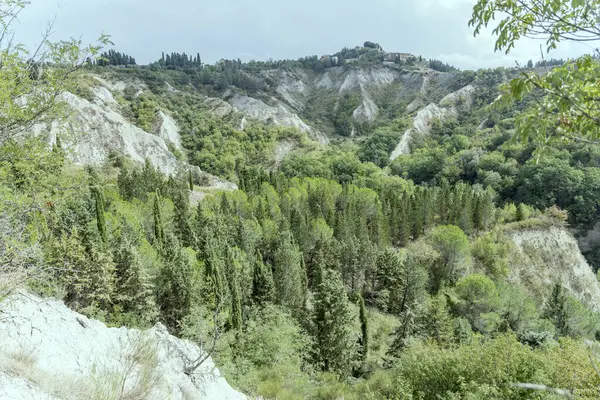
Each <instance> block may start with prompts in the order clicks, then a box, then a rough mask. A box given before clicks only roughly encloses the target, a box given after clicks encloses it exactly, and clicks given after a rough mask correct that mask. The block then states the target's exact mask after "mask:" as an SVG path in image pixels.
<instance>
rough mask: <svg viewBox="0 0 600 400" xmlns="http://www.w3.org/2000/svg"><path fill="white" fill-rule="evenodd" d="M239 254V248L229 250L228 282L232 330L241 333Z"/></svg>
mask: <svg viewBox="0 0 600 400" xmlns="http://www.w3.org/2000/svg"><path fill="white" fill-rule="evenodd" d="M237 252H238V249H237V248H236V249H232V248H229V247H228V248H227V265H228V270H229V271H228V272H229V273H228V282H229V292H230V293H231V313H230V314H229V315H230V324H231V328H232V329H234V330H236V331H239V330H240V329H241V328H242V300H241V294H240V282H239V274H240V269H241V267H240V263H239V258H238V254H237Z"/></svg>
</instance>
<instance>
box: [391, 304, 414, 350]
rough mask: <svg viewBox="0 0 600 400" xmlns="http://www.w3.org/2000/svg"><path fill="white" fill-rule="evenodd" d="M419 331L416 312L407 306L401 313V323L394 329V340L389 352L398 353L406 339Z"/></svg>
mask: <svg viewBox="0 0 600 400" xmlns="http://www.w3.org/2000/svg"><path fill="white" fill-rule="evenodd" d="M416 331H417V323H416V313H415V312H414V311H413V309H411V308H406V309H405V310H404V312H402V314H400V325H399V326H398V327H397V328H396V330H395V331H394V341H393V343H392V345H391V346H390V350H389V351H388V353H389V354H393V355H398V354H399V353H400V352H401V351H402V349H404V346H405V345H406V339H408V338H409V337H410V336H412V335H413V334H414V333H415V332H416Z"/></svg>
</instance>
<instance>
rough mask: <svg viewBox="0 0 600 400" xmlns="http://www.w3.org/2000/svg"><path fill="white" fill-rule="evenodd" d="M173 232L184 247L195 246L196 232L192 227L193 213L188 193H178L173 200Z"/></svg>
mask: <svg viewBox="0 0 600 400" xmlns="http://www.w3.org/2000/svg"><path fill="white" fill-rule="evenodd" d="M173 205H174V212H173V232H174V233H175V236H177V238H178V239H179V241H180V243H181V244H182V245H183V246H184V247H192V246H193V245H194V244H195V240H194V232H193V231H192V226H191V222H190V221H191V213H190V206H189V198H188V195H187V192H183V191H181V190H180V191H177V193H176V194H175V197H174V199H173Z"/></svg>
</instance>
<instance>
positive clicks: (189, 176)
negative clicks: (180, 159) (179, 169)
mask: <svg viewBox="0 0 600 400" xmlns="http://www.w3.org/2000/svg"><path fill="white" fill-rule="evenodd" d="M188 185H189V186H190V191H192V192H193V191H194V176H193V175H192V170H190V171H189V172H188Z"/></svg>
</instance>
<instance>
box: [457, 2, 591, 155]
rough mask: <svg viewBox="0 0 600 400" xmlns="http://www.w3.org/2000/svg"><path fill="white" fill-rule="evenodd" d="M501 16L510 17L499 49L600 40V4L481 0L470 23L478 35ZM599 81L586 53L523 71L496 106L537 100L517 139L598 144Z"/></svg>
mask: <svg viewBox="0 0 600 400" xmlns="http://www.w3.org/2000/svg"><path fill="white" fill-rule="evenodd" d="M498 15H503V16H504V15H505V17H504V18H503V19H501V20H500V21H499V23H498V25H497V26H496V27H495V28H494V30H493V34H494V35H496V36H497V39H496V43H495V48H494V50H496V51H498V50H502V51H505V52H506V53H509V52H510V51H511V49H513V48H514V47H515V45H516V43H517V42H518V41H519V40H520V39H522V38H533V39H544V40H545V41H546V46H547V48H546V50H547V51H548V52H550V51H551V50H552V49H555V48H556V47H557V45H558V43H559V42H561V41H569V42H585V43H593V42H598V41H600V25H599V24H598V20H599V18H600V1H598V0H588V1H584V0H479V1H478V3H477V4H476V5H475V6H474V7H473V14H472V18H471V20H470V21H469V25H470V26H472V27H474V34H475V36H477V35H479V34H480V33H481V30H482V28H484V27H487V26H488V24H490V23H491V22H492V21H495V18H496V16H498ZM596 52H597V50H596ZM599 77H600V64H599V63H598V60H597V58H593V57H592V56H590V55H584V56H581V57H579V58H578V59H577V60H573V61H569V62H567V63H566V64H565V65H563V66H561V67H557V68H554V69H552V70H550V71H548V70H546V71H544V73H542V74H540V73H536V72H522V73H521V76H519V77H517V78H515V79H513V80H512V81H511V82H510V83H509V84H508V85H505V86H504V88H503V93H502V95H501V97H500V98H499V99H498V100H497V101H496V104H500V105H506V104H512V103H514V102H515V101H520V100H523V99H524V98H525V97H526V96H528V95H531V96H533V98H534V102H533V105H532V106H531V107H530V108H529V109H527V110H526V111H525V112H524V113H522V115H520V116H519V117H518V118H517V120H516V128H517V132H516V135H515V138H516V139H518V140H521V141H528V140H533V141H534V142H536V143H538V144H540V145H542V148H543V146H544V145H547V144H550V143H555V142H560V141H567V142H569V141H575V142H583V143H588V144H599V143H600V141H599V139H600V102H599V100H600V85H598V83H599Z"/></svg>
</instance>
